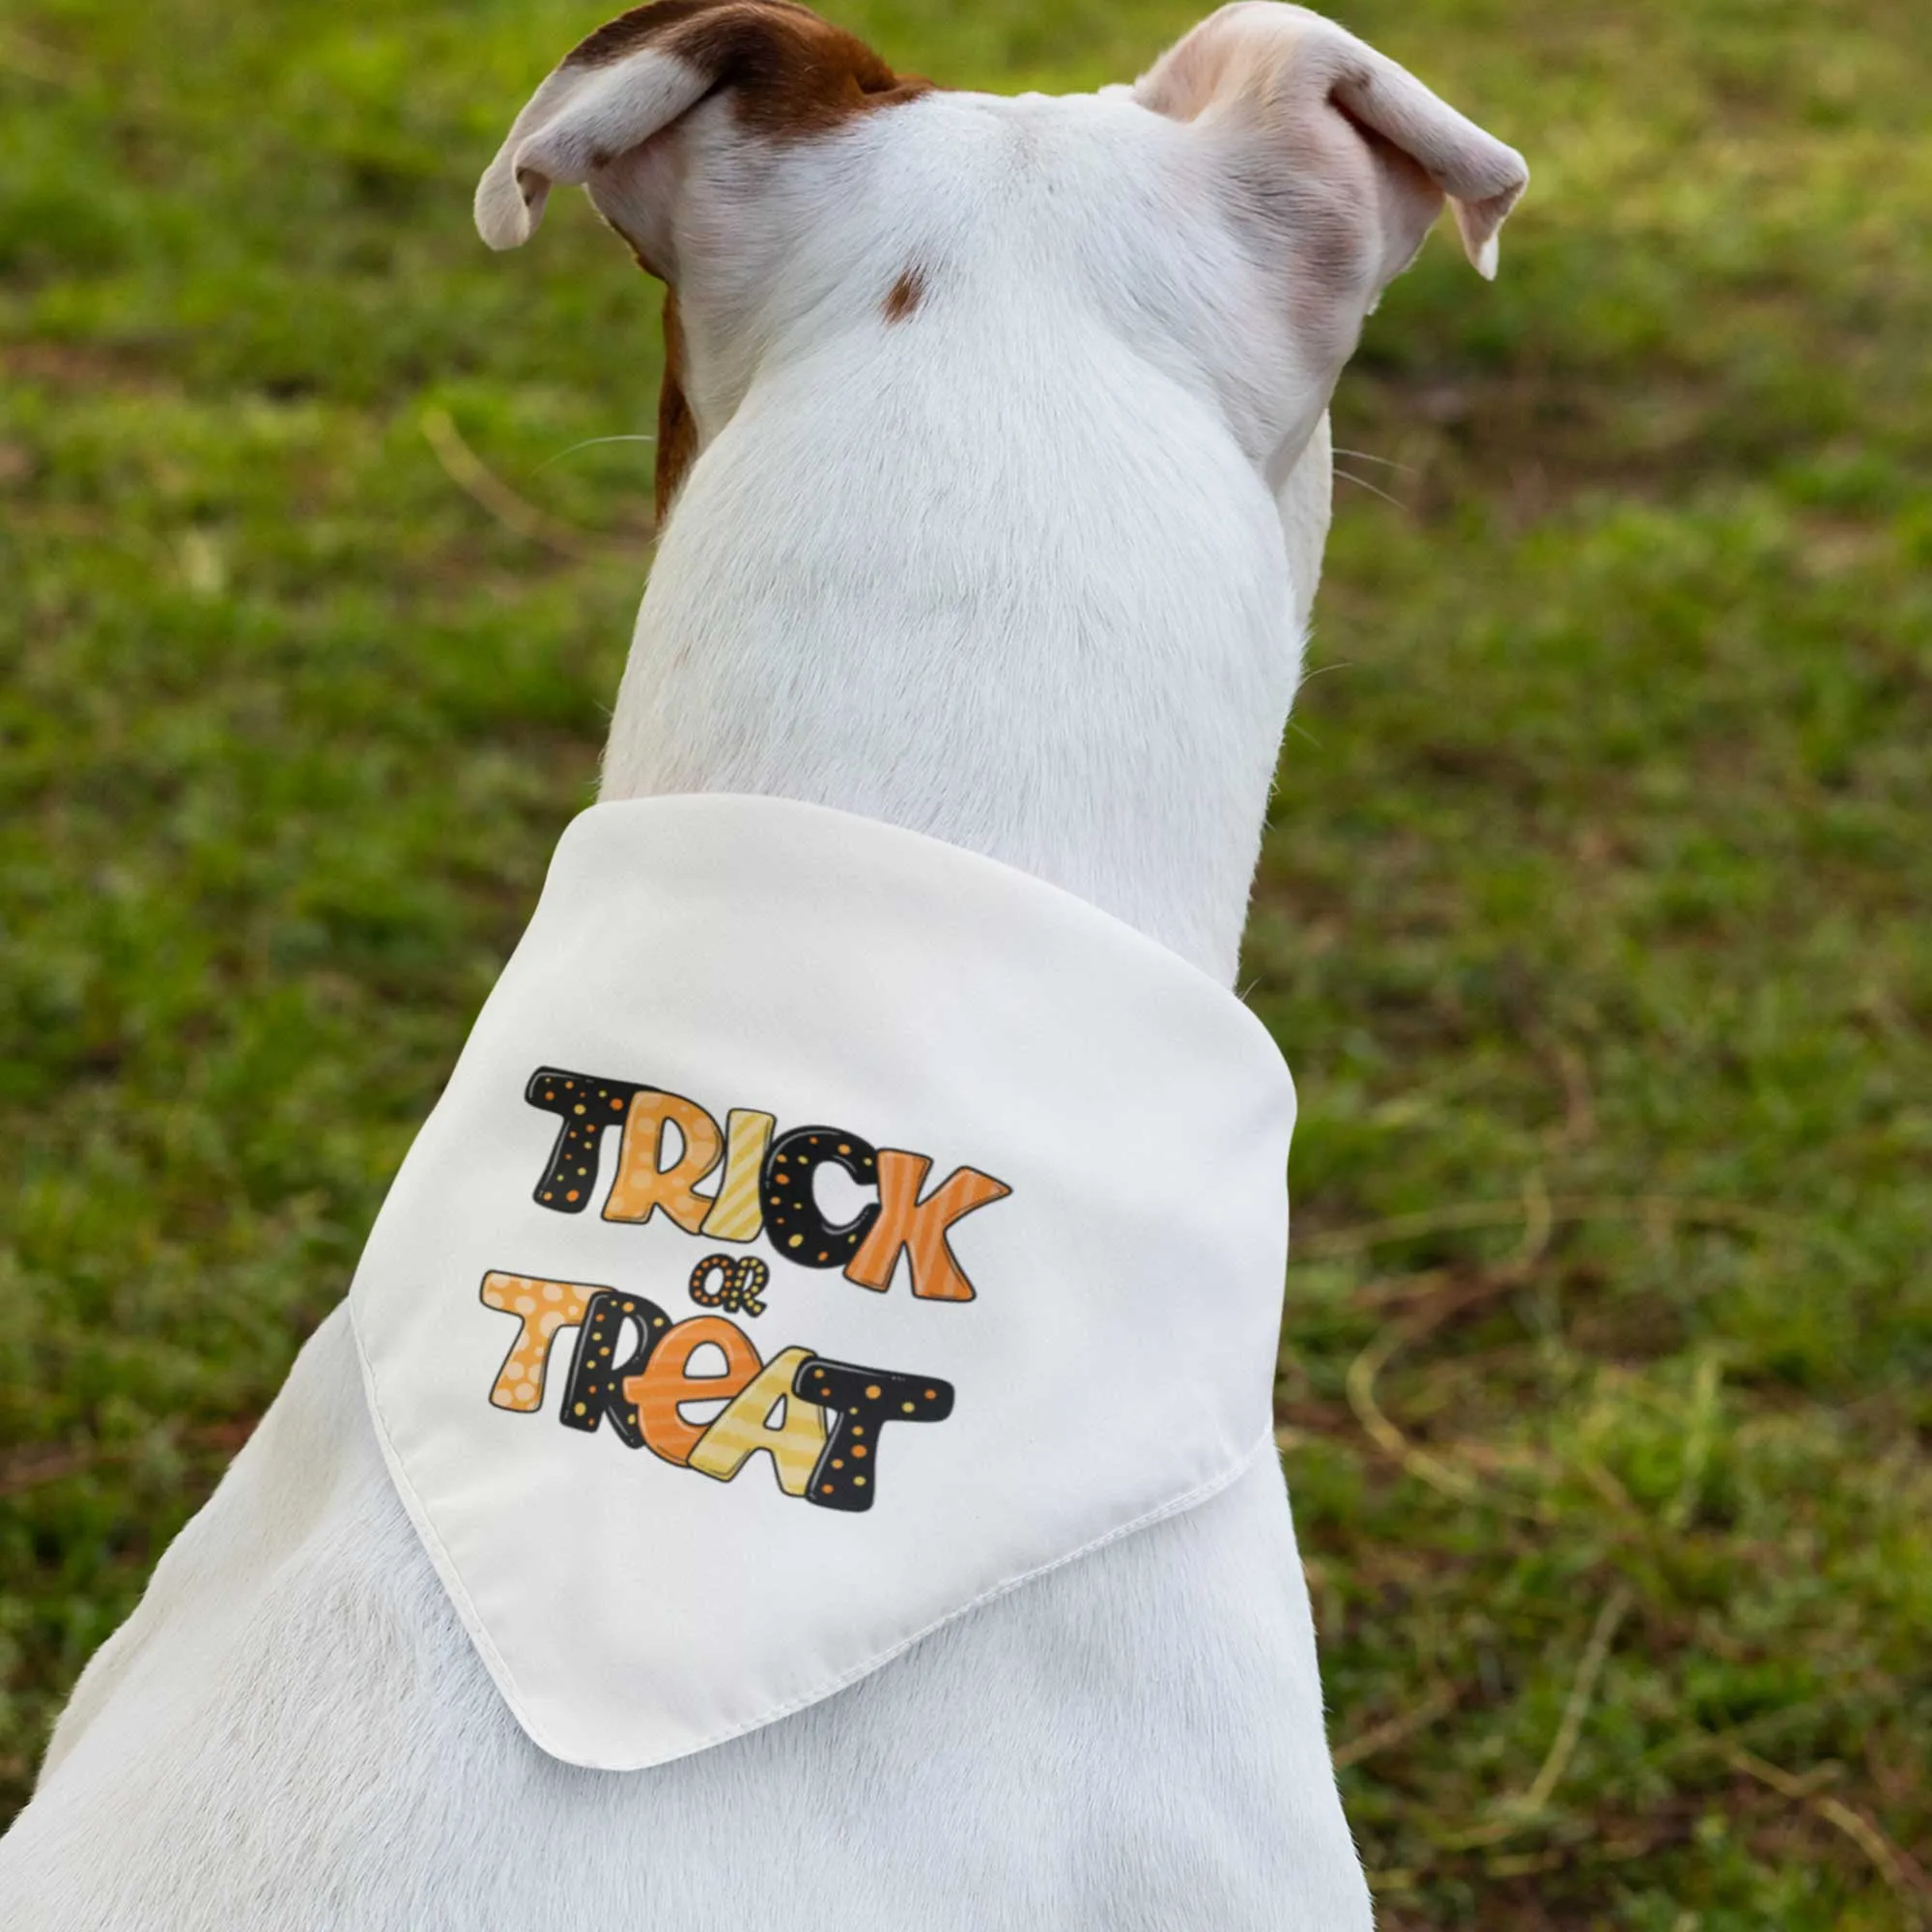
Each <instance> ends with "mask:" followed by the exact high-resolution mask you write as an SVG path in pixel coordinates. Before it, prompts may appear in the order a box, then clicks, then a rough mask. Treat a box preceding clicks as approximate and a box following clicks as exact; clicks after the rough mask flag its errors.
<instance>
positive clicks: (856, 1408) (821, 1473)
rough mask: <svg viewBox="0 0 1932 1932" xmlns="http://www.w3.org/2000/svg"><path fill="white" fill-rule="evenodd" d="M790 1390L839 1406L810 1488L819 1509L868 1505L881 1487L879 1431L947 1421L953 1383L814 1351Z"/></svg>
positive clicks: (805, 1396) (847, 1508)
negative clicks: (862, 1366) (865, 1365)
mask: <svg viewBox="0 0 1932 1932" xmlns="http://www.w3.org/2000/svg"><path fill="white" fill-rule="evenodd" d="M791 1386H792V1393H793V1394H794V1395H799V1396H803V1397H804V1398H805V1400H806V1401H807V1402H815V1403H819V1404H821V1405H822V1406H824V1407H826V1408H836V1409H838V1410H840V1411H841V1413H840V1415H839V1417H838V1424H837V1426H836V1427H835V1428H834V1429H833V1431H832V1434H831V1435H829V1436H828V1437H827V1438H826V1442H825V1448H824V1451H823V1453H822V1454H821V1455H820V1456H819V1459H818V1466H817V1467H816V1468H814V1469H813V1470H812V1472H811V1484H810V1488H809V1489H807V1491H806V1492H805V1493H806V1497H807V1499H808V1500H809V1501H810V1502H814V1503H816V1504H817V1505H818V1506H819V1508H820V1509H831V1510H854V1511H857V1510H868V1509H870V1508H871V1507H872V1498H873V1497H874V1496H875V1495H877V1494H878V1492H879V1436H880V1434H881V1432H882V1431H883V1430H884V1429H885V1426H886V1424H887V1423H889V1422H944V1421H945V1420H946V1418H947V1417H948V1416H949V1415H951V1414H952V1383H951V1382H943V1381H941V1380H940V1379H939V1378H938V1377H937V1376H901V1375H895V1374H894V1373H893V1372H892V1371H890V1370H888V1369H860V1368H855V1367H853V1365H852V1364H851V1363H850V1362H828V1361H827V1360H826V1359H825V1358H824V1357H823V1356H822V1355H814V1356H812V1358H811V1359H810V1361H809V1362H801V1363H800V1364H799V1367H798V1374H797V1375H796V1376H795V1377H794V1378H792V1385H791Z"/></svg>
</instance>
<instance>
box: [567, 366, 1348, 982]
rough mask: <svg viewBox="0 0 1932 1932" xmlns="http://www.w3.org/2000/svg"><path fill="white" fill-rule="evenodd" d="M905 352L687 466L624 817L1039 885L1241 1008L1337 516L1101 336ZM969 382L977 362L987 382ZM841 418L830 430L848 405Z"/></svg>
mask: <svg viewBox="0 0 1932 1932" xmlns="http://www.w3.org/2000/svg"><path fill="white" fill-rule="evenodd" d="M1039 339H1040V337H1039V332H1038V331H1037V329H1035V330H1034V331H1033V336H1032V344H1033V346H1034V349H1035V354H1034V359H1033V362H1032V365H1031V368H1030V370H1029V365H1028V364H1027V363H1026V362H1024V361H1022V362H1018V363H1016V362H1015V361H1014V360H1013V359H1012V358H1011V356H1010V355H1009V353H1008V352H1009V347H1010V345H1009V344H1007V343H1003V342H1002V341H1001V340H1000V338H999V335H998V333H997V331H995V330H992V329H988V330H987V331H985V336H984V340H983V343H982V345H981V354H982V358H983V361H982V368H981V370H980V374H981V375H982V376H983V386H981V387H980V390H979V395H980V397H982V398H992V399H997V408H992V407H987V406H985V404H984V403H982V404H981V406H980V407H979V408H977V409H976V408H975V407H974V402H975V384H974V381H973V377H974V373H975V372H974V370H973V369H972V368H971V367H970V366H968V367H964V368H962V366H961V363H960V360H959V358H958V356H957V355H955V356H954V357H953V359H952V361H951V362H950V364H949V366H948V368H947V370H946V372H945V380H944V381H943V382H941V381H938V380H935V378H934V375H933V372H932V370H931V368H930V365H929V363H927V364H924V365H922V361H921V360H920V359H918V358H916V357H915V355H913V354H912V353H910V352H906V353H903V354H895V341H894V339H893V338H892V337H891V336H890V334H889V336H888V340H887V343H886V345H885V348H884V349H883V351H875V353H874V354H872V355H870V356H869V357H868V359H867V361H866V362H865V363H864V365H863V366H862V365H860V364H858V363H857V362H856V361H855V362H853V363H851V365H850V366H847V365H846V363H845V361H844V359H843V356H844V355H845V354H846V353H849V352H841V351H840V349H839V348H838V345H833V346H831V347H830V348H829V349H828V350H827V351H826V352H825V353H824V354H823V355H817V356H813V357H810V358H805V359H803V360H801V361H799V362H795V363H794V364H792V365H791V366H790V367H788V368H785V369H782V370H780V371H778V372H775V373H773V374H771V375H764V374H761V375H760V376H759V378H758V379H757V381H755V382H754V383H753V385H752V387H751V389H750V392H749V393H748V394H747V395H746V397H745V400H744V403H743V404H742V406H741V407H739V408H738V409H737V410H736V411H735V412H734V413H733V414H732V416H731V417H730V419H729V421H728V422H726V423H725V425H724V427H723V429H722V431H721V432H720V433H719V434H717V435H716V436H715V438H713V439H712V440H710V441H709V443H708V445H707V446H706V448H705V449H704V451H703V454H702V456H701V457H700V459H699V461H698V462H697V464H696V468H695V469H693V471H692V473H691V476H690V479H689V481H688V483H687V484H686V486H685V488H684V490H683V492H682V494H681V495H680V497H679V498H678V502H677V508H676V514H675V516H674V517H673V518H672V520H671V522H670V524H669V526H668V530H667V532H666V534H665V538H664V541H663V544H662V546H661V548H660V551H659V554H658V558H657V562H656V566H655V569H654V572H653V575H652V578H651V582H650V586H649V589H648V591H647V593H646V595H645V598H644V601H643V606H642V609H641V611H639V618H638V626H637V633H636V637H635V639H634V640H633V643H632V648H631V654H630V659H629V662H628V664H627V666H626V668H625V672H624V678H623V684H622V687H621V690H620V692H619V695H618V698H617V704H616V709H615V712H614V715H613V717H612V720H611V734H610V742H609V745H608V748H607V751H606V755H605V766H604V781H603V790H602V796H603V797H604V798H605V799H621V798H632V797H639V796H645V795H652V794H661V793H672V792H701V791H714V792H745V793H756V794H763V795H769V796H777V797H782V798H790V799H797V800H803V801H806V802H809V803H813V804H820V805H827V806H833V807H837V808H839V809H841V810H847V811H853V812H858V813H861V814H863V815H865V816H867V817H871V818H876V819H881V820H884V821H886V822H888V823H892V824H895V825H900V826H905V827H908V828H910V829H912V830H915V831H919V832H923V833H926V834H929V835H931V836H933V837H935V838H942V839H945V840H947V841H949V842H950V843H952V844H956V845H960V846H964V847H967V848H969V849H971V850H974V851H978V852H981V853H984V854H986V855H988V856H989V857H992V858H995V859H998V860H1001V861H1003V862H1005V863H1006V864H1009V865H1011V866H1015V867H1020V868H1021V869H1023V870H1026V871H1029V872H1032V873H1034V874H1035V875H1037V877H1040V878H1043V879H1046V880H1048V881H1050V882H1051V883H1053V884H1055V885H1058V886H1060V887H1063V888H1065V890H1067V891H1069V892H1072V893H1076V894H1078V895H1081V896H1082V897H1084V898H1087V899H1089V900H1091V901H1092V902H1093V903H1094V904H1096V905H1098V906H1100V907H1102V908H1104V909H1105V910H1106V911H1108V912H1110V913H1112V914H1114V915H1115V916H1116V917H1118V918H1120V919H1122V920H1124V921H1126V922H1128V923H1131V924H1133V925H1135V926H1138V927H1139V928H1140V929H1141V930H1142V931H1144V932H1146V933H1147V934H1149V935H1150V936H1151V937H1152V938H1154V939H1156V940H1158V941H1160V942H1161V943H1162V944H1164V945H1166V946H1168V947H1170V948H1171V949H1172V950H1173V951H1175V952H1178V953H1179V954H1180V955H1181V956H1182V957H1184V958H1186V959H1188V960H1190V961H1192V962H1193V963H1194V964H1195V965H1197V966H1199V967H1201V968H1203V969H1204V970H1205V971H1207V972H1208V973H1210V974H1212V975H1213V976H1215V977H1216V978H1217V979H1219V980H1222V981H1223V982H1224V983H1228V982H1232V980H1233V979H1234V977H1235V972H1236V961H1237V955H1238V951H1239V945H1240V935H1241V928H1242V924H1243V923H1244V921H1245V917H1246V910H1247V901H1248V894H1249V890H1250V885H1251V881H1252V877H1253V872H1254V866H1255V859H1256V854H1257V851H1258V849H1259V844H1260V838H1261V830H1262V823H1263V817H1264V811H1265V808H1266V802H1267V795H1268V788H1269V784H1270V781H1271V780H1272V776H1273V771H1274V764H1275V758H1276V754H1277V750H1278V746H1279V742H1280V736H1281V731H1282V727H1283V725H1284V723H1285V721H1286V718H1287V713H1288V708H1289V704H1290V702H1291V700H1292V698H1293V692H1294V687H1295V682H1296V679H1297V676H1298V673H1299V665H1300V656H1301V646H1302V639H1303V635H1304V630H1305V625H1306V620H1307V612H1308V606H1309V602H1310V599H1311V598H1312V596H1313V593H1314V588H1315V581H1316V576H1317V573H1318V571H1319V568H1320V560H1321V545H1322V541H1323V539H1324V537H1325V534H1326V529H1327V521H1328V508H1329V453H1328V438H1327V431H1326V422H1325V418H1324V419H1323V421H1322V424H1321V428H1320V429H1319V430H1318V432H1317V434H1316V435H1315V436H1314V438H1313V439H1312V440H1310V442H1309V444H1308V446H1307V448H1306V449H1305V451H1304V452H1303V453H1302V454H1301V456H1300V458H1299V460H1298V461H1296V462H1295V463H1294V465H1293V468H1292V469H1291V470H1290V472H1289V473H1288V475H1287V476H1286V478H1285V479H1284V480H1283V481H1282V482H1281V484H1280V487H1279V488H1278V489H1277V490H1275V491H1273V492H1272V493H1271V492H1270V490H1269V488H1268V485H1267V483H1266V482H1265V481H1264V479H1263V478H1262V476H1261V475H1260V474H1259V473H1258V472H1257V469H1256V468H1255V466H1254V465H1253V464H1252V463H1251V462H1250V461H1249V460H1248V458H1247V457H1245V456H1244V455H1243V454H1242V452H1241V451H1240V450H1239V449H1237V448H1236V444H1235V442H1234V440H1232V438H1231V437H1230V436H1229V435H1228V433H1227V432H1226V430H1225V429H1224V428H1223V427H1222V426H1221V424H1220V422H1219V421H1218V419H1217V418H1216V417H1215V415H1214V413H1213V412H1212V411H1211V410H1209V409H1208V408H1205V407H1204V406H1203V404H1202V401H1201V400H1200V399H1199V398H1198V397H1197V396H1195V395H1193V394H1191V393H1189V392H1187V391H1186V390H1185V389H1184V388H1183V387H1182V385H1181V384H1179V383H1177V382H1174V381H1172V380H1170V379H1168V378H1166V377H1164V376H1163V375H1162V374H1161V372H1160V371H1159V370H1157V369H1155V368H1153V367H1151V365H1150V364H1148V363H1147V362H1144V361H1142V360H1140V359H1139V358H1138V357H1134V356H1131V355H1127V354H1125V353H1123V352H1122V349H1121V348H1120V346H1119V345H1118V344H1116V343H1113V342H1110V341H1108V340H1107V339H1105V338H1104V337H1101V336H1097V335H1094V336H1091V337H1089V338H1088V339H1084V340H1083V339H1079V336H1078V331H1077V330H1070V331H1069V332H1068V339H1065V340H1063V341H1061V342H1060V343H1059V344H1058V345H1057V350H1056V353H1055V354H1054V355H1053V356H1052V357H1051V358H1050V363H1049V361H1047V360H1045V359H1042V358H1041V357H1040V356H1039V355H1038V354H1037V344H1038V342H1039ZM969 359H970V358H969ZM828 398H831V399H836V401H835V402H832V403H828Z"/></svg>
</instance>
